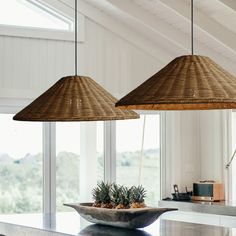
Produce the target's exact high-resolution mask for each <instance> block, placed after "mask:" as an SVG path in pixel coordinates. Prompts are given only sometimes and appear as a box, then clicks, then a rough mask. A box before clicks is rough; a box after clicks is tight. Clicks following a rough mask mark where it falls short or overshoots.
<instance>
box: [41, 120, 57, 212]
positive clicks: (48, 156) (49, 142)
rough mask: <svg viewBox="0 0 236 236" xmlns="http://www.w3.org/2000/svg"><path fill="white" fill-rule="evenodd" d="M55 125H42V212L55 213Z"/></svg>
mask: <svg viewBox="0 0 236 236" xmlns="http://www.w3.org/2000/svg"><path fill="white" fill-rule="evenodd" d="M55 138H56V125H55V123H50V122H46V123H43V173H44V175H43V176H44V177H43V212H44V213H45V214H48V213H55V212H56V140H55Z"/></svg>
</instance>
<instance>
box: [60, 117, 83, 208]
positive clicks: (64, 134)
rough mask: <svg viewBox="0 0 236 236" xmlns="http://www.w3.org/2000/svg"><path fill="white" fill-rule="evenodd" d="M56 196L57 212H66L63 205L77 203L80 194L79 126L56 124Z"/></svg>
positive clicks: (70, 123)
mask: <svg viewBox="0 0 236 236" xmlns="http://www.w3.org/2000/svg"><path fill="white" fill-rule="evenodd" d="M56 156H57V162H56V168H57V170H56V181H57V188H56V195H57V197H56V198H57V199H56V202H57V211H64V210H68V208H66V207H63V203H70V202H78V196H79V193H80V184H79V183H80V181H79V177H80V176H79V168H80V165H79V164H80V163H79V156H80V124H79V123H78V122H68V123H67V122H65V123H64V122H62V123H57V124H56Z"/></svg>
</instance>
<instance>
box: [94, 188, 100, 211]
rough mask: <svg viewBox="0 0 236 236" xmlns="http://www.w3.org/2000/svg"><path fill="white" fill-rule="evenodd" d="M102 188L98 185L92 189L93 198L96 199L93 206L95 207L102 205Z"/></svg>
mask: <svg viewBox="0 0 236 236" xmlns="http://www.w3.org/2000/svg"><path fill="white" fill-rule="evenodd" d="M100 192H101V191H100V188H99V187H96V188H94V189H93V190H92V195H93V200H94V204H93V206H95V207H101V203H102V202H101V197H100Z"/></svg>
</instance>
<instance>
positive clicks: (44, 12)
mask: <svg viewBox="0 0 236 236" xmlns="http://www.w3.org/2000/svg"><path fill="white" fill-rule="evenodd" d="M29 19H30V20H29ZM0 24H3V25H12V26H24V27H36V28H44V29H55V30H72V27H73V23H72V21H71V20H70V19H68V18H66V17H64V16H62V15H59V14H58V13H57V12H55V11H53V10H52V9H50V8H48V7H46V6H45V5H43V4H41V3H40V2H38V1H35V0H7V1H0Z"/></svg>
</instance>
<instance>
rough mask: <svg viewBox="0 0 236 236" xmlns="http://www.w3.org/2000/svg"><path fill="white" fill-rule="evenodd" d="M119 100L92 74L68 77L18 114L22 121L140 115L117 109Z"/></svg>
mask: <svg viewBox="0 0 236 236" xmlns="http://www.w3.org/2000/svg"><path fill="white" fill-rule="evenodd" d="M116 101H117V99H116V98H114V97H113V96H112V95H111V94H109V93H108V92H107V91H106V90H105V89H103V88H102V87H101V86H100V85H98V84H97V83H96V82H95V81H94V80H92V79H91V78H89V77H83V76H68V77H64V78H62V79H60V80H59V81H58V82H56V83H55V84H54V85H53V86H52V87H51V88H49V89H48V90H47V91H46V92H44V93H43V94H42V95H41V96H39V97H38V98H37V99H35V100H34V101H33V102H32V103H31V104H30V105H28V106H27V107H25V108H24V109H23V110H22V111H20V112H19V113H17V114H16V115H15V116H14V117H13V119H14V120H21V121H99V120H123V119H135V118H139V115H138V114H137V113H135V112H133V111H126V110H121V109H118V108H115V102H116Z"/></svg>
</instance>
